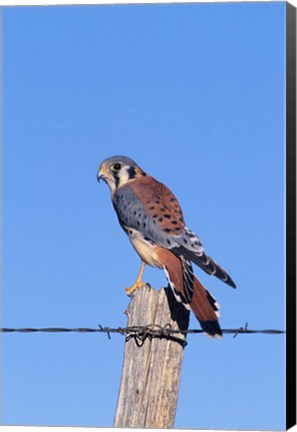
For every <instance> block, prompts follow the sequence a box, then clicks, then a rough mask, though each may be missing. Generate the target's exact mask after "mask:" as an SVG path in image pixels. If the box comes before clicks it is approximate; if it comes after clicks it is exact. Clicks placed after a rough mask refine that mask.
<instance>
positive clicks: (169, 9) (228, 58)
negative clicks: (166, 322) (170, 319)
mask: <svg viewBox="0 0 297 432" xmlns="http://www.w3.org/2000/svg"><path fill="white" fill-rule="evenodd" d="M284 76H285V2H281V3H254V4H252V3H250V4H248V3H241V4H234V3H231V4H196V5H190V4H183V5H182V4H181V5H150V6H146V5H138V6H132V5H131V6H96V7H90V6H89V7H88V6H85V7H50V8H49V7H27V8H24V7H14V8H10V9H5V10H4V13H3V178H4V180H3V268H4V271H3V302H4V303H3V320H2V325H3V326H6V327H54V326H61V327H63V326H65V327H79V326H83V327H97V325H98V324H101V325H103V326H110V327H118V326H125V324H126V319H125V315H124V313H123V312H124V310H125V309H126V307H127V305H128V302H129V299H128V297H127V296H126V295H125V291H124V288H125V287H127V286H129V285H130V284H131V283H132V282H133V281H134V279H135V276H136V274H137V271H138V268H139V264H140V260H139V258H138V256H137V255H136V254H135V252H134V250H133V248H132V247H131V245H130V244H129V241H128V239H127V238H126V236H125V234H124V233H123V232H122V230H121V228H120V227H119V225H118V222H117V219H116V216H115V214H114V212H113V209H112V205H111V202H110V196H109V191H108V189H107V187H106V186H105V185H104V184H99V185H98V183H97V181H96V173H97V168H98V166H99V164H100V162H101V161H102V160H103V159H104V158H106V157H108V156H110V155H113V154H125V155H127V156H130V157H132V158H133V159H135V160H136V161H137V162H138V163H139V165H141V166H142V167H143V169H144V170H145V171H147V172H149V173H150V174H152V175H153V176H155V177H156V178H158V179H159V180H161V181H163V182H165V183H166V184H167V185H168V186H169V187H170V188H171V189H172V190H173V191H174V193H175V194H176V195H177V197H178V198H179V200H180V203H181V205H182V207H183V210H184V214H185V218H186V222H187V224H188V226H189V227H190V228H191V229H193V230H194V231H195V232H196V233H197V234H198V235H199V236H200V238H201V240H202V242H203V243H204V246H205V249H206V251H207V252H208V253H209V254H210V255H211V256H212V257H213V258H214V259H215V260H216V261H218V262H219V263H220V264H222V266H223V267H224V268H226V270H227V271H228V272H229V273H230V274H231V276H232V277H233V279H234V280H235V281H236V283H237V286H238V289H237V290H233V289H231V288H230V287H228V286H227V285H224V284H223V283H221V282H220V281H219V280H217V279H215V278H212V277H209V276H207V275H206V274H204V273H203V272H202V271H201V270H199V269H198V268H195V271H196V274H197V275H199V276H200V278H201V280H202V281H203V283H204V284H205V285H206V286H207V287H208V289H209V290H210V291H211V292H212V293H213V294H214V295H215V297H216V298H217V300H218V301H219V303H220V304H221V312H222V317H221V325H222V327H223V328H233V327H240V326H243V325H244V324H245V323H246V322H248V323H249V327H250V328H255V329H266V328H275V329H284V325H285V323H284V316H285V315H284V314H285V310H284V137H285V131H284V118H285V93H284V91H285V80H284ZM145 280H146V281H148V282H150V284H151V285H152V286H155V287H158V288H159V287H160V286H162V285H164V284H165V283H166V281H165V276H164V274H163V272H161V271H159V270H156V269H149V268H147V270H146V272H145ZM191 328H199V324H198V323H197V322H196V320H195V318H194V317H192V319H191ZM188 342H189V344H188V346H187V348H186V351H185V357H184V363H183V370H182V379H181V387H180V393H179V401H178V409H177V415H176V422H175V427H177V428H209V429H215V428H220V429H234V428H235V429H284V427H285V384H284V382H285V369H284V362H285V359H284V347H285V338H284V336H282V335H281V336H265V335H242V336H238V337H237V338H233V337H232V336H229V335H226V336H225V337H224V338H223V340H222V341H213V340H211V339H208V338H206V337H205V336H204V335H193V336H189V338H188ZM123 347H124V338H123V337H122V336H120V335H114V336H113V337H112V339H111V341H110V340H108V339H107V337H106V336H105V335H100V334H83V335H81V334H26V335H24V334H7V335H4V336H3V349H4V353H3V358H4V364H3V398H4V399H3V418H2V422H3V423H4V424H15V425H48V426H55V425H59V426H66V425H68V426H102V427H103V426H112V423H113V415H114V411H115V405H116V400H117V391H118V386H119V382H120V375H121V367H122V353H123Z"/></svg>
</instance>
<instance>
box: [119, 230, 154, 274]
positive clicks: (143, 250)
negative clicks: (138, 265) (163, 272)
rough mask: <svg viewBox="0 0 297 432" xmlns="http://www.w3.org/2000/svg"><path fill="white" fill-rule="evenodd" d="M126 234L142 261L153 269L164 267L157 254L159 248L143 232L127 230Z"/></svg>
mask: <svg viewBox="0 0 297 432" xmlns="http://www.w3.org/2000/svg"><path fill="white" fill-rule="evenodd" d="M126 232H127V234H128V236H129V240H130V242H131V243H132V245H133V247H134V249H135V250H136V252H137V253H138V255H139V256H140V258H141V259H142V261H144V262H145V263H146V264H148V265H150V266H152V267H160V268H162V267H163V264H162V263H161V262H160V259H159V257H158V253H157V250H158V247H157V246H156V245H155V244H154V242H152V241H150V240H149V239H147V238H145V237H144V236H143V234H142V233H141V232H139V231H137V230H135V229H131V228H126Z"/></svg>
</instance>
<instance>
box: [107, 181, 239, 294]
mask: <svg viewBox="0 0 297 432" xmlns="http://www.w3.org/2000/svg"><path fill="white" fill-rule="evenodd" d="M113 204H114V207H115V210H116V212H117V214H118V218H119V221H120V224H121V225H122V227H123V228H124V229H127V228H129V227H130V228H133V229H136V230H138V231H140V232H141V233H142V235H143V236H144V237H145V238H146V239H148V240H150V241H152V242H154V243H155V244H157V245H159V246H162V247H164V248H166V249H170V250H171V251H172V252H174V253H175V254H176V255H178V256H183V257H184V259H185V262H186V261H187V262H188V261H193V262H194V263H195V264H197V265H198V266H199V267H201V268H202V269H203V270H204V271H205V272H207V273H208V274H212V275H215V276H217V277H218V278H219V279H221V280H222V281H223V282H226V283H227V284H229V285H231V286H234V287H235V284H234V282H233V280H232V279H231V277H230V276H229V275H228V274H227V273H226V272H225V271H224V270H223V269H222V268H221V267H220V266H219V265H218V264H217V263H216V262H215V261H214V260H213V259H212V258H210V257H209V256H207V255H206V254H205V252H204V248H203V245H202V243H201V241H200V239H199V238H198V236H197V235H196V234H195V233H194V232H193V231H191V230H190V229H189V228H187V227H186V226H185V222H184V217H183V213H182V210H181V207H180V204H179V202H178V200H177V198H176V197H175V196H174V195H173V193H172V192H171V191H170V190H169V189H168V188H167V187H166V186H165V185H164V184H162V183H160V182H158V181H157V180H155V179H154V178H153V177H151V176H146V177H143V178H140V179H137V180H135V181H133V182H131V183H128V184H126V185H125V186H122V187H120V188H118V189H117V191H116V192H115V194H114V196H113Z"/></svg>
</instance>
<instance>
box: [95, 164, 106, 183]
mask: <svg viewBox="0 0 297 432" xmlns="http://www.w3.org/2000/svg"><path fill="white" fill-rule="evenodd" d="M106 175H107V172H106V171H104V169H103V168H101V167H100V168H99V170H98V173H97V181H98V182H100V180H104V179H105V178H106Z"/></svg>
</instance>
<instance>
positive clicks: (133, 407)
mask: <svg viewBox="0 0 297 432" xmlns="http://www.w3.org/2000/svg"><path fill="white" fill-rule="evenodd" d="M127 316H128V324H127V325H128V327H131V326H146V325H151V326H150V328H151V329H158V326H160V327H166V326H170V327H171V328H172V329H176V330H186V329H187V328H188V325H189V312H188V311H187V310H186V309H185V308H184V307H183V305H182V304H180V303H177V302H176V301H175V299H174V297H173V294H172V292H171V289H170V288H165V289H164V288H162V289H161V290H160V291H156V290H154V289H153V288H148V287H146V286H144V287H142V288H140V289H138V290H137V291H136V292H135V293H134V295H133V297H132V299H131V301H130V304H129V306H128V310H127ZM185 339H186V337H185V335H183V334H181V333H177V334H174V337H172V338H169V337H162V336H160V334H159V335H158V336H156V337H155V336H152V334H151V333H150V332H148V333H144V334H142V337H140V338H139V337H137V336H136V335H135V334H134V335H133V334H132V335H127V336H126V340H125V352H124V361H123V370H122V378H121V384H120V389H119V396H118V403H117V408H116V413H115V419H114V427H131V428H132V427H134V428H136V427H137V428H172V427H173V426H174V418H175V413H176V405H177V397H178V390H179V382H180V373H181V366H182V360H183V354H184V346H185Z"/></svg>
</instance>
